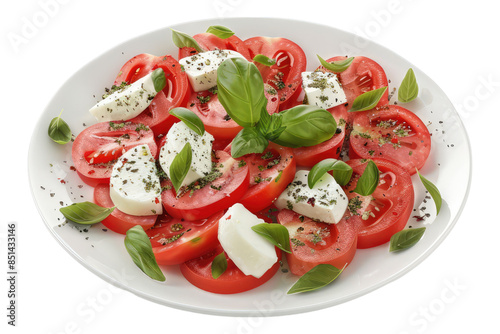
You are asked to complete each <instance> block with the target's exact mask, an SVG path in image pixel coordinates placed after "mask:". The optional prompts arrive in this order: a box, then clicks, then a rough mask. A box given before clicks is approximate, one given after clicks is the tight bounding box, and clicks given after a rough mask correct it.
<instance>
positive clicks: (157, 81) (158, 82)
mask: <svg viewBox="0 0 500 334" xmlns="http://www.w3.org/2000/svg"><path fill="white" fill-rule="evenodd" d="M151 79H152V80H153V85H154V87H155V90H156V92H157V93H159V92H160V91H161V90H163V88H165V86H166V85H167V78H165V72H163V69H161V68H157V69H156V70H154V71H153V73H151Z"/></svg>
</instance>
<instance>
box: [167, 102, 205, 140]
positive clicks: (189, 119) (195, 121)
mask: <svg viewBox="0 0 500 334" xmlns="http://www.w3.org/2000/svg"><path fill="white" fill-rule="evenodd" d="M169 114H170V115H174V116H175V117H177V118H178V119H180V120H181V121H183V122H184V124H186V125H187V126H188V127H189V128H190V129H191V130H193V131H194V132H196V133H197V134H198V135H200V136H203V134H204V133H205V125H203V121H202V120H201V119H200V117H198V115H196V114H195V113H194V112H192V111H191V110H189V109H187V108H183V107H178V108H173V109H171V110H170V111H169Z"/></svg>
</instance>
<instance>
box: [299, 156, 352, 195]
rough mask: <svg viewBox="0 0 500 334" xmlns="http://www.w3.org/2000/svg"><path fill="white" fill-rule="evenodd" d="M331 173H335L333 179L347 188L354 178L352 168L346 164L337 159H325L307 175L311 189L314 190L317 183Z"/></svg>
mask: <svg viewBox="0 0 500 334" xmlns="http://www.w3.org/2000/svg"><path fill="white" fill-rule="evenodd" d="M329 171H333V173H332V174H333V178H334V179H335V181H337V183H338V184H339V185H341V186H345V185H346V184H347V183H348V182H349V180H350V179H351V176H352V168H351V166H349V165H348V164H346V163H345V162H343V161H341V160H337V159H325V160H322V161H320V162H318V163H317V164H316V165H314V166H313V167H312V168H311V171H310V172H309V174H308V175H307V184H308V185H309V188H311V189H312V188H314V186H315V185H316V183H318V181H319V180H320V179H321V178H322V177H323V176H324V175H325V174H326V173H328V172H329Z"/></svg>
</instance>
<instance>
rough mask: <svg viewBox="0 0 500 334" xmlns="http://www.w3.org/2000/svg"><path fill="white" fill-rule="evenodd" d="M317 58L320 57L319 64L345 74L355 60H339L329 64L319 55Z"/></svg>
mask: <svg viewBox="0 0 500 334" xmlns="http://www.w3.org/2000/svg"><path fill="white" fill-rule="evenodd" d="M316 56H317V57H318V59H319V62H320V63H321V65H323V67H324V68H326V69H327V70H329V71H332V72H336V73H340V72H344V71H345V70H347V69H348V68H349V66H350V65H351V63H352V61H353V60H354V57H349V58H347V59H344V60H337V61H334V62H331V63H329V62H327V61H326V60H324V59H323V58H321V57H320V56H319V55H316Z"/></svg>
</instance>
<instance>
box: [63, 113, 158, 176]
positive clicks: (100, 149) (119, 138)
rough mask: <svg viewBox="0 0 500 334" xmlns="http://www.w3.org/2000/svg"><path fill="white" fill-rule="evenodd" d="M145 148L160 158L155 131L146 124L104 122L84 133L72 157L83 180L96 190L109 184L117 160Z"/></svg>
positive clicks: (80, 136) (77, 138)
mask: <svg viewBox="0 0 500 334" xmlns="http://www.w3.org/2000/svg"><path fill="white" fill-rule="evenodd" d="M143 144H146V145H148V146H149V149H150V150H151V154H152V155H153V156H156V153H157V146H156V143H155V139H154V134H153V131H151V130H150V129H149V128H148V127H145V126H144V124H137V123H132V122H123V123H113V122H109V123H107V122H103V123H97V124H94V125H92V126H89V127H88V128H86V129H85V130H83V131H82V132H80V134H79V135H78V136H77V137H76V138H75V141H74V142H73V147H72V151H71V156H72V158H73V163H74V164H75V168H76V170H77V172H78V174H79V175H80V177H81V179H82V180H83V181H84V182H85V183H87V184H89V185H91V186H95V185H96V184H98V183H103V182H109V178H110V176H111V170H112V169H113V165H114V163H115V162H116V159H118V158H119V157H120V156H121V155H122V154H123V153H124V152H125V151H128V150H129V149H131V148H132V147H135V146H137V145H143Z"/></svg>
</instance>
